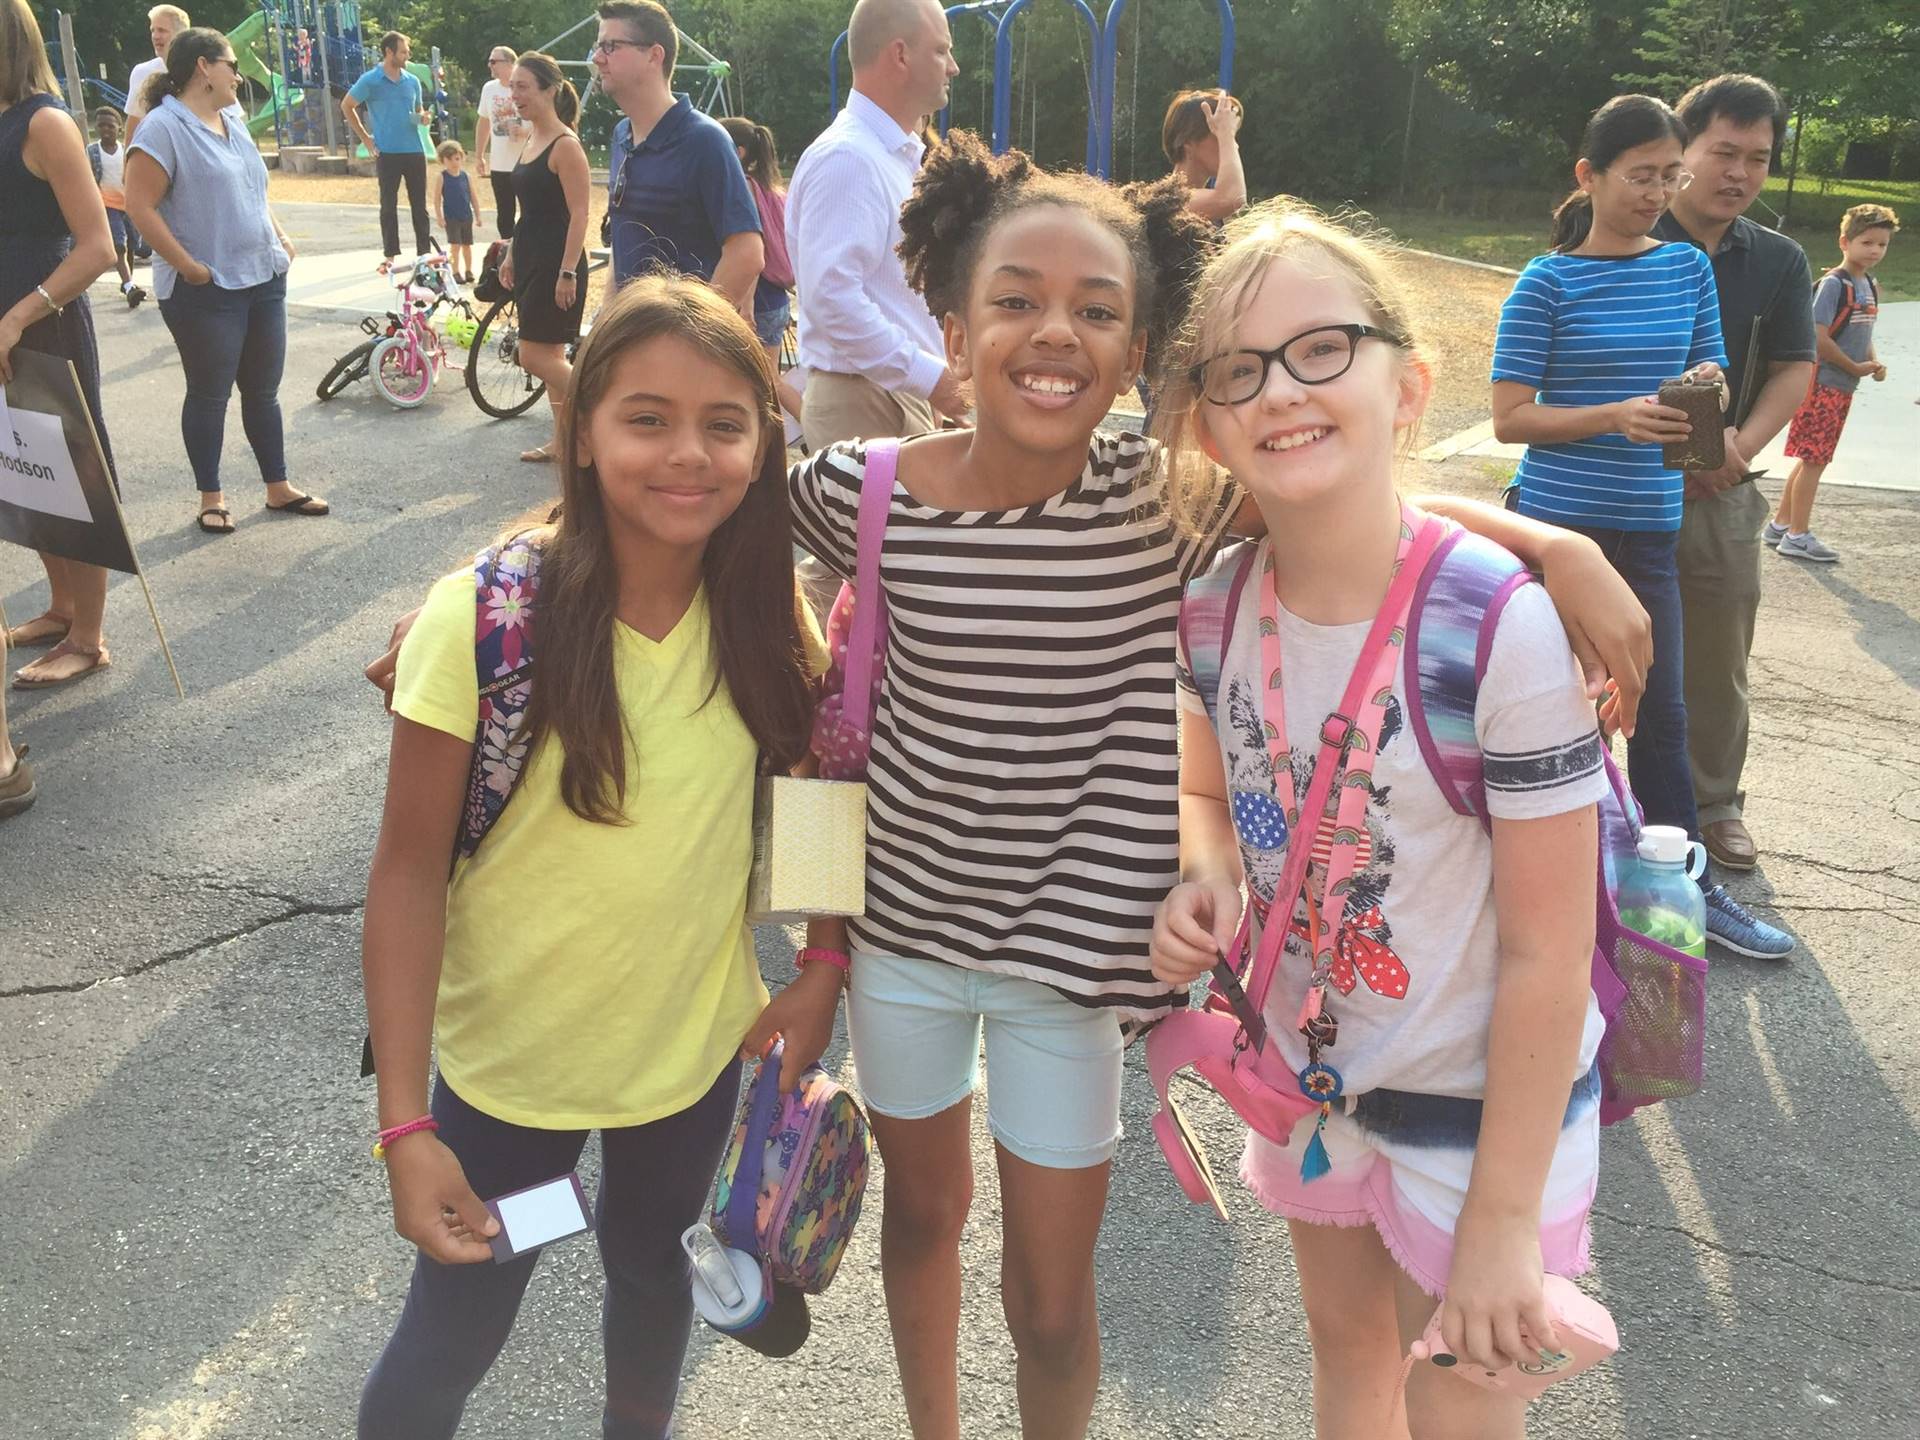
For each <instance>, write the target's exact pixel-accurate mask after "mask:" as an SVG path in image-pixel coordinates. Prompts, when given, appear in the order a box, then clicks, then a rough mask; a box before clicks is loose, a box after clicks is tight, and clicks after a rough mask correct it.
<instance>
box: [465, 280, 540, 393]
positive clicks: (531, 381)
mask: <svg viewBox="0 0 1920 1440" xmlns="http://www.w3.org/2000/svg"><path fill="white" fill-rule="evenodd" d="M519 356H520V310H519V307H518V306H516V305H515V304H514V303H513V298H512V297H511V296H509V297H508V298H507V299H505V300H501V301H499V302H497V303H496V304H495V305H494V307H493V308H492V309H491V310H489V311H487V313H486V314H485V316H483V317H482V318H481V321H480V328H479V329H478V330H476V331H475V332H474V336H473V343H472V344H471V345H469V346H468V347H467V391H468V393H469V394H471V395H472V396H473V403H474V404H476V405H478V406H479V407H480V408H481V409H482V410H484V411H485V412H486V413H487V414H489V415H491V416H493V417H494V418H495V419H496V420H511V419H512V418H513V417H514V416H516V415H524V414H526V412H527V411H528V410H530V409H532V408H533V406H534V405H535V404H537V403H538V402H539V400H540V397H541V396H543V395H545V394H546V393H547V382H546V381H544V380H541V379H538V378H537V377H535V376H533V375H530V374H528V373H527V372H526V371H525V370H522V369H521V368H520V359H519Z"/></svg>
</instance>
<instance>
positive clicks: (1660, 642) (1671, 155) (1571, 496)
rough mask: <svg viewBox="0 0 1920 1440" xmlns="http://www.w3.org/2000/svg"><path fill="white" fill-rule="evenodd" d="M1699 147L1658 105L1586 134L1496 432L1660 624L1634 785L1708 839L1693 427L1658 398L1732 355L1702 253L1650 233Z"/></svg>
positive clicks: (1647, 103) (1603, 116) (1527, 294)
mask: <svg viewBox="0 0 1920 1440" xmlns="http://www.w3.org/2000/svg"><path fill="white" fill-rule="evenodd" d="M1686 139H1687V132H1686V127H1685V126H1684V125H1682V124H1681V122H1680V117H1679V116H1677V115H1675V114H1674V112H1673V111H1672V110H1670V109H1669V108H1668V107H1667V106H1666V105H1665V104H1664V103H1662V102H1661V101H1659V100H1656V99H1654V98H1653V97H1652V96H1650V95H1621V96H1617V97H1616V98H1614V99H1612V100H1609V101H1608V102H1607V103H1606V104H1605V105H1603V106H1601V108H1600V109H1599V110H1598V111H1597V112H1596V113H1595V115H1594V117H1593V119H1592V120H1590V121H1589V122H1588V124H1587V133H1586V137H1585V139H1584V140H1583V142H1582V144H1581V150H1580V155H1581V158H1580V161H1579V163H1578V164H1577V165H1575V167H1574V178H1575V180H1576V181H1577V182H1578V186H1579V188H1578V189H1576V190H1575V191H1574V192H1573V194H1571V195H1570V196H1568V197H1567V200H1566V201H1565V203H1563V204H1562V205H1561V206H1560V208H1559V210H1558V211H1557V212H1555V214H1554V217H1553V249H1552V251H1551V252H1550V253H1549V254H1546V255H1542V256H1540V257H1539V258H1537V259H1535V260H1533V261H1532V262H1530V263H1529V264H1528V266H1527V268H1526V269H1525V270H1524V271H1523V272H1522V273H1521V276H1520V278H1519V280H1518V281H1516V282H1515V284H1514V287H1513V293H1512V294H1511V295H1509V296H1508V297H1507V300H1506V303H1505V305H1504V306H1503V307H1502V308H1501V312H1500V329H1499V332H1498V335H1497V336H1496V338H1495V340H1494V349H1493V430H1494V434H1495V435H1496V436H1498V437H1499V438H1500V439H1501V440H1505V441H1510V442H1512V441H1518V442H1523V443H1524V444H1525V445H1526V447H1527V451H1526V455H1525V456H1524V458H1522V460H1521V462H1520V470H1519V474H1518V475H1517V476H1516V477H1515V484H1516V486H1517V489H1518V493H1519V508H1520V512H1521V513H1522V514H1524V515H1532V516H1535V517H1537V518H1539V519H1543V520H1550V521H1552V522H1553V523H1555V524H1557V525H1565V526H1568V527H1569V528H1572V529H1576V530H1579V531H1580V532H1581V533H1582V534H1585V535H1587V536H1589V537H1591V538H1592V539H1593V540H1594V541H1595V542H1596V543H1597V544H1598V545H1599V546H1600V548H1601V550H1602V551H1604V552H1605V553H1606V555H1607V558H1608V559H1609V560H1611V561H1612V562H1613V566H1614V568H1615V569H1616V570H1618V571H1619V572H1620V574H1621V576H1622V577H1623V578H1624V579H1625V580H1626V582H1627V583H1628V584H1629V585H1631V586H1632V587H1633V592H1634V594H1635V595H1637V596H1638V597H1639V599H1640V603H1641V604H1642V605H1644V606H1645V607H1646V609H1647V614H1648V616H1649V617H1650V618H1651V620H1652V621H1653V657H1654V658H1653V667H1652V669H1651V670H1649V671H1648V673H1647V694H1646V699H1645V700H1644V701H1643V702H1642V704H1641V707H1640V716H1639V725H1638V728H1637V729H1634V730H1633V731H1631V733H1630V738H1629V741H1628V745H1627V770H1628V775H1629V777H1630V779H1631V781H1632V784H1633V792H1634V795H1635V796H1636V797H1637V798H1638V799H1639V801H1640V805H1641V807H1642V808H1643V809H1644V810H1645V811H1646V818H1647V820H1648V821H1649V822H1650V823H1652V824H1655V825H1678V826H1680V827H1681V828H1682V829H1684V830H1685V831H1686V832H1687V833H1688V834H1689V835H1692V836H1694V837H1695V838H1696V839H1697V838H1698V837H1699V818H1698V813H1697V811H1696V809H1695V806H1694V798H1693V776H1692V773H1691V771H1690V770H1689V769H1688V767H1687V707H1686V698H1685V695H1684V692H1683V690H1682V688H1681V678H1682V675H1683V672H1684V665H1683V662H1682V656H1681V625H1680V581H1679V572H1678V570H1677V568H1676V565H1675V559H1674V554H1675V547H1676V546H1677V545H1678V543H1679V536H1680V507H1681V499H1682V491H1683V480H1682V476H1681V473H1680V472H1679V471H1678V470H1671V469H1668V468H1667V467H1666V466H1665V465H1664V464H1662V462H1661V456H1660V447H1661V446H1662V445H1663V444H1664V443H1666V442H1669V441H1678V440H1684V439H1685V438H1686V437H1687V435H1688V434H1689V433H1690V429H1691V427H1690V426H1689V424H1688V421H1687V416H1686V414H1685V413H1684V412H1683V411H1680V410H1677V409H1674V408H1672V407H1671V406H1665V405H1661V404H1659V403H1658V401H1657V399H1656V394H1657V392H1658V390H1659V388H1660V385H1661V382H1663V381H1666V380H1671V379H1674V378H1675V377H1676V376H1679V375H1680V374H1681V373H1682V372H1683V371H1688V372H1692V373H1694V374H1696V375H1699V376H1701V377H1703V378H1706V377H1711V378H1716V379H1717V378H1718V377H1719V374H1720V367H1721V366H1722V365H1724V364H1725V363H1726V354H1725V350H1724V346H1723V345H1722V342H1721V338H1720V302H1719V299H1718V296H1717V294H1716V292H1715V289H1714V281H1713V265H1712V262H1711V261H1710V260H1708V258H1707V255H1706V252H1705V251H1703V250H1701V249H1700V248H1699V247H1698V246H1694V245H1687V244H1662V243H1661V242H1660V241H1659V240H1656V239H1655V238H1654V237H1653V233H1652V232H1653V227H1654V225H1655V224H1656V223H1657V222H1658V221H1659V219H1660V216H1661V214H1662V213H1663V212H1664V211H1665V210H1666V208H1667V204H1668V201H1669V200H1670V199H1671V198H1672V197H1673V196H1674V195H1676V194H1678V193H1679V192H1680V191H1681V190H1684V189H1685V188H1686V187H1687V185H1688V184H1690V183H1691V181H1692V179H1693V177H1692V176H1691V175H1689V174H1688V173H1687V172H1686V170H1685V169H1684V168H1683V167H1682V164H1681V149H1682V147H1683V146H1684V145H1685V143H1686ZM1723 394H1724V391H1723Z"/></svg>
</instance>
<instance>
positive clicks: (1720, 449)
mask: <svg viewBox="0 0 1920 1440" xmlns="http://www.w3.org/2000/svg"><path fill="white" fill-rule="evenodd" d="M1660 403H1661V404H1662V405H1671V406H1672V407H1673V408H1674V409H1676V410H1684V411H1686V412H1687V419H1688V420H1690V421H1691V422H1692V423H1693V433H1692V434H1691V435H1689V436H1687V438H1686V439H1684V440H1676V441H1673V442H1671V443H1669V444H1666V445H1662V446H1661V447H1660V463H1661V464H1662V465H1664V466H1666V467H1667V469H1669V470H1718V469H1719V468H1720V467H1721V466H1722V465H1724V464H1726V463H1727V431H1726V421H1725V420H1724V419H1723V418H1722V416H1721V410H1720V387H1719V386H1718V385H1717V384H1714V383H1713V382H1711V381H1706V380H1669V381H1667V382H1666V383H1664V384H1663V385H1661V387H1660Z"/></svg>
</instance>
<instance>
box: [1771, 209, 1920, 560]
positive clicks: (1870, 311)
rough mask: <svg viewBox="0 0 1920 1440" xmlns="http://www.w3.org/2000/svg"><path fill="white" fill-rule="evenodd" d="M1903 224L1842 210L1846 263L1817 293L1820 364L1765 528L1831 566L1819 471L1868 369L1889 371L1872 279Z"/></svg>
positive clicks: (1888, 215)
mask: <svg viewBox="0 0 1920 1440" xmlns="http://www.w3.org/2000/svg"><path fill="white" fill-rule="evenodd" d="M1899 228H1900V217H1899V216H1897V215H1895V214H1894V213H1893V211H1891V210H1889V209H1888V208H1887V207H1886V206H1884V205H1856V206H1854V207H1853V208H1852V209H1851V210H1849V211H1847V213H1846V214H1844V215H1842V216H1841V217H1840V256H1841V261H1842V263H1841V264H1839V265H1837V266H1835V267H1834V268H1833V269H1832V270H1829V271H1828V272H1827V274H1826V276H1825V278H1823V279H1822V280H1821V281H1820V288H1819V289H1818V290H1816V291H1815V292H1814V296H1813V323H1814V324H1815V325H1816V326H1818V327H1819V332H1820V333H1819V334H1818V335H1816V336H1815V339H1816V341H1817V342H1818V346H1819V351H1820V368H1819V369H1818V370H1817V371H1815V372H1814V376H1813V382H1812V383H1811V384H1810V385H1808V386H1807V398H1806V399H1804V400H1802V401H1801V402H1800V408H1799V410H1798V411H1796V412H1795V413H1794V417H1793V423H1792V425H1790V426H1788V427H1787V458H1788V459H1790V460H1792V461H1794V462H1796V463H1795V464H1794V467H1793V469H1792V471H1791V472H1789V473H1788V475H1787V487H1786V489H1785V490H1783V491H1782V492H1781V494H1780V508H1779V509H1778V510H1777V511H1776V512H1774V517H1773V519H1772V520H1771V521H1770V522H1768V525H1767V529H1766V541H1767V544H1769V545H1772V546H1773V547H1775V548H1776V549H1777V550H1779V552H1780V553H1781V554H1782V555H1787V556H1790V557H1792V558H1793V559H1795V560H1817V561H1819V562H1820V563H1822V564H1827V565H1830V564H1832V563H1833V562H1834V561H1836V560H1838V559H1839V558H1840V555H1839V552H1838V551H1836V550H1834V548H1833V547H1832V546H1830V545H1827V544H1824V543H1822V541H1821V540H1820V539H1819V537H1818V536H1816V535H1815V534H1814V533H1813V531H1812V530H1811V529H1809V528H1808V527H1809V525H1810V524H1811V522H1812V519H1813V497H1814V496H1815V495H1816V494H1817V493H1818V492H1819V489H1820V477H1821V475H1823V474H1824V473H1825V472H1826V468H1827V466H1829V465H1831V464H1832V463H1833V452H1834V450H1835V448H1836V447H1837V446H1838V445H1839V444H1840V432H1841V430H1843V429H1844V428H1845V427H1846V423H1847V411H1848V410H1849V409H1851V408H1852V406H1853V392H1854V390H1855V389H1856V388H1857V387H1858V386H1859V384H1860V381H1861V379H1862V378H1863V377H1865V376H1869V375H1871V376H1872V377H1873V378H1874V379H1875V380H1884V379H1886V378H1887V367H1886V366H1884V365H1882V364H1881V363H1880V362H1879V360H1877V359H1876V358H1875V357H1874V353H1873V322H1874V320H1875V319H1876V318H1878V316H1879V314H1880V282H1879V281H1877V280H1875V279H1874V278H1873V268H1874V266H1876V265H1878V264H1879V263H1880V262H1881V261H1882V260H1884V259H1886V258H1887V248H1888V247H1889V246H1890V245H1892V244H1893V234H1894V231H1896V230H1898V229H1899Z"/></svg>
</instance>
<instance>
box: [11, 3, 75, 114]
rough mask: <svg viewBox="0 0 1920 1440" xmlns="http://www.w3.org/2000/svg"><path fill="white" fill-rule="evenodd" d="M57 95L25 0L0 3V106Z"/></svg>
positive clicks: (56, 85) (44, 46) (43, 45)
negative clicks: (33, 96) (35, 96)
mask: <svg viewBox="0 0 1920 1440" xmlns="http://www.w3.org/2000/svg"><path fill="white" fill-rule="evenodd" d="M59 93H60V82H59V81H57V80H55V79H54V78H53V65H52V63H51V62H50V61H49V60H48V59H47V42H46V41H44V40H42V39H41V38H40V22H39V21H38V20H36V19H34V18H33V11H32V10H30V9H28V8H27V0H0V103H4V104H7V105H18V104H19V103H20V102H21V101H22V100H24V99H26V98H27V97H28V96H29V95H58V94H59Z"/></svg>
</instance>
